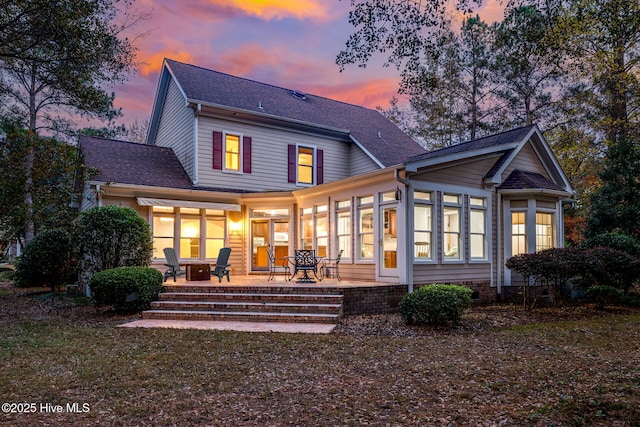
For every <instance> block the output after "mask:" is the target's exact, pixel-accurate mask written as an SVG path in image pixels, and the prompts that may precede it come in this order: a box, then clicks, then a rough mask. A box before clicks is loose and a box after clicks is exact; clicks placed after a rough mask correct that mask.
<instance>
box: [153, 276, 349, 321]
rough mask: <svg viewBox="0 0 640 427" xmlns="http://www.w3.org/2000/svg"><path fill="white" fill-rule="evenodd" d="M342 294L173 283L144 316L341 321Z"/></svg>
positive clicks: (180, 318) (276, 288)
mask: <svg viewBox="0 0 640 427" xmlns="http://www.w3.org/2000/svg"><path fill="white" fill-rule="evenodd" d="M342 298H343V297H342V295H341V294H339V293H337V292H336V290H335V289H333V290H331V289H328V290H327V289H320V288H318V287H308V288H305V287H298V286H296V287H292V286H210V285H205V286H200V285H174V286H172V285H169V286H165V287H164V291H163V292H161V293H160V295H159V296H158V301H154V302H153V303H152V304H151V309H150V310H147V311H144V312H143V313H142V318H143V319H165V320H166V319H170V320H200V321H201V320H216V321H223V320H228V321H236V322H237V321H247V322H307V323H337V322H338V320H339V319H340V317H342Z"/></svg>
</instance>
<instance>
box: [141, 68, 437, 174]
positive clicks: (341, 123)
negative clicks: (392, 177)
mask: <svg viewBox="0 0 640 427" xmlns="http://www.w3.org/2000/svg"><path fill="white" fill-rule="evenodd" d="M169 78H173V79H174V80H175V82H176V83H177V85H178V87H179V89H180V91H181V92H182V94H183V96H184V97H185V101H186V103H191V104H195V105H197V104H200V105H206V106H209V107H214V108H221V109H224V110H231V111H239V112H243V113H250V114H251V115H252V116H254V117H262V118H271V119H276V120H279V121H284V122H289V123H290V124H298V125H302V124H305V125H309V126H312V127H317V128H323V129H328V130H331V131H332V132H336V133H342V134H343V135H344V137H345V138H346V139H347V140H349V139H350V140H352V141H354V142H355V143H356V144H358V145H359V146H360V148H362V149H363V151H364V152H365V153H367V154H368V155H369V156H370V157H371V158H372V159H373V160H374V161H375V162H376V163H377V164H378V165H379V166H380V167H387V166H392V165H397V164H401V163H403V162H404V161H405V160H407V159H408V158H409V157H412V156H415V155H418V154H422V153H424V152H425V149H424V148H422V146H420V145H419V144H418V143H417V142H415V141H414V140H413V139H412V138H411V137H409V136H408V135H407V134H405V133H404V132H402V131H401V130H400V129H399V128H398V127H397V126H395V125H394V124H393V123H391V121H389V120H388V119H387V118H386V117H384V116H383V115H382V114H381V113H379V112H378V111H376V110H371V109H368V108H364V107H360V106H357V105H352V104H347V103H344V102H340V101H335V100H332V99H329V98H324V97H321V96H316V95H312V94H306V93H302V92H299V91H294V90H291V89H286V88H282V87H278V86H273V85H270V84H266V83H260V82H256V81H253V80H249V79H245V78H241V77H236V76H232V75H229V74H225V73H221V72H217V71H212V70H208V69H205V68H201V67H197V66H194V65H189V64H185V63H182V62H178V61H174V60H171V59H165V61H164V64H163V68H162V73H161V76H160V82H159V85H158V91H157V94H156V100H155V103H154V107H153V112H152V116H151V124H150V130H149V141H153V139H154V137H155V132H156V131H157V126H158V124H159V118H160V113H161V110H162V104H163V102H164V96H165V93H166V90H164V89H165V88H166V85H167V84H168V79H169Z"/></svg>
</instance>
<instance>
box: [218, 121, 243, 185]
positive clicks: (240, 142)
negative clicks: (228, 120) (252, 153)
mask: <svg viewBox="0 0 640 427" xmlns="http://www.w3.org/2000/svg"><path fill="white" fill-rule="evenodd" d="M227 136H235V137H237V138H238V169H237V170H236V169H227ZM243 145H244V144H243V136H242V134H241V133H237V132H227V131H224V132H222V171H223V172H228V173H236V174H239V175H242V173H243V167H244V165H243V164H242V159H243V155H244V153H243Z"/></svg>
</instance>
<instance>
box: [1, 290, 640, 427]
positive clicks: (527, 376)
mask: <svg viewBox="0 0 640 427" xmlns="http://www.w3.org/2000/svg"><path fill="white" fill-rule="evenodd" d="M556 313H557V315H555V314H554V311H543V310H541V311H539V312H538V313H534V314H531V313H524V312H522V311H521V310H520V309H519V308H518V307H513V306H496V307H478V308H474V309H472V310H470V311H469V313H468V314H467V315H465V318H464V319H463V322H462V324H461V326H460V327H458V328H455V329H453V330H438V329H420V328H406V327H404V326H403V325H402V323H401V322H400V321H399V319H398V317H397V316H393V315H391V316H389V315H387V316H370V317H357V318H355V317H354V318H348V319H347V320H346V321H345V322H344V323H343V324H342V325H340V326H339V327H338V328H337V330H336V332H334V333H332V334H328V335H305V334H280V333H241V332H229V331H201V330H168V329H134V328H118V327H116V326H115V325H117V324H119V323H121V322H123V321H125V320H127V319H126V317H123V316H116V315H113V314H111V313H97V312H96V310H95V309H94V308H93V307H91V306H77V305H75V304H73V303H71V302H69V301H68V300H60V299H49V300H47V299H41V300H38V299H35V298H33V297H26V296H19V295H14V294H5V295H2V296H0V378H2V380H1V381H0V396H2V399H1V401H2V402H3V403H4V402H8V403H14V404H15V405H12V408H10V409H16V410H18V409H19V410H21V411H24V410H25V408H26V410H32V409H33V408H34V407H35V411H34V412H33V413H6V412H5V406H3V413H2V414H0V424H2V425H17V426H21V425H24V426H27V425H29V426H33V425H55V426H58V425H82V426H89V425H100V426H103V425H116V426H128V425H137V426H146V425H148V426H168V425H214V426H218V425H219V426H271V425H272V426H281V425H292V426H335V425H338V426H341V425H345V426H362V425H390V426H417V425H422V426H448V425H451V426H468V425H473V426H551V425H554V426H597V425H602V426H638V425H640V409H639V408H640V363H639V362H640V314H639V313H638V312H637V311H630V310H616V311H609V312H601V311H597V310H595V309H594V308H584V307H582V308H575V309H574V308H572V309H563V310H559V311H557V312H556ZM553 317H559V318H562V319H563V320H561V321H552V320H551V319H552V318H553ZM22 403H26V404H32V403H35V405H28V406H26V405H18V404H22ZM74 404H75V406H74ZM56 405H59V407H57V406H56ZM56 410H62V412H61V413H58V412H55V411H56Z"/></svg>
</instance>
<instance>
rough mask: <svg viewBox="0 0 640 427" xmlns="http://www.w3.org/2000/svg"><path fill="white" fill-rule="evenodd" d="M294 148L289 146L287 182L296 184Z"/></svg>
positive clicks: (291, 145)
mask: <svg viewBox="0 0 640 427" xmlns="http://www.w3.org/2000/svg"><path fill="white" fill-rule="evenodd" d="M296 165H297V161H296V146H295V145H293V144H289V182H293V183H295V182H296Z"/></svg>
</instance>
